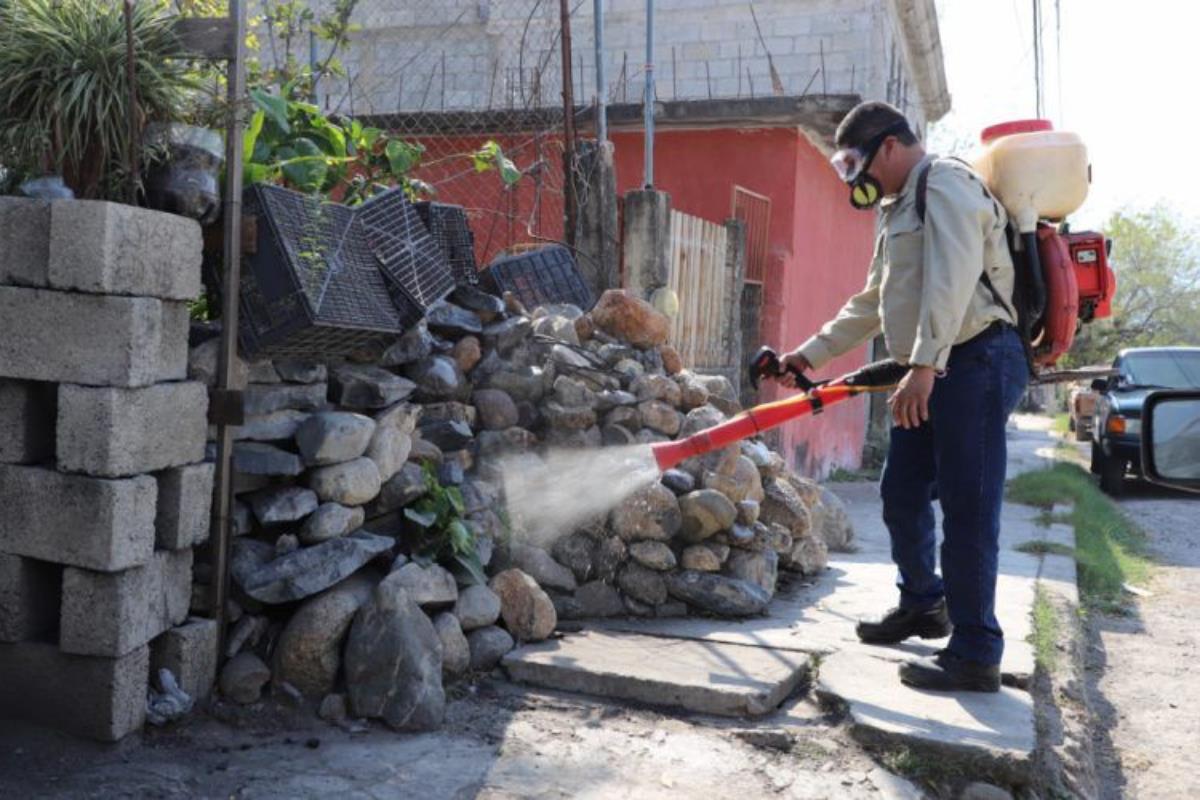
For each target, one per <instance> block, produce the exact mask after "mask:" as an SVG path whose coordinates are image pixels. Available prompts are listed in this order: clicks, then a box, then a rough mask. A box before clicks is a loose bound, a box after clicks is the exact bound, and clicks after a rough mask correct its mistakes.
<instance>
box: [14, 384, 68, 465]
mask: <svg viewBox="0 0 1200 800" xmlns="http://www.w3.org/2000/svg"><path fill="white" fill-rule="evenodd" d="M2 369H3V367H2V366H0V370H2ZM57 404H58V390H57V388H56V387H55V386H54V385H53V384H49V383H41V382H38V381H10V380H5V379H3V378H0V463H5V464H38V463H41V462H44V461H49V460H51V459H52V458H54V420H55V417H56V416H57Z"/></svg>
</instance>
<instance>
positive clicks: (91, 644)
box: [59, 549, 192, 658]
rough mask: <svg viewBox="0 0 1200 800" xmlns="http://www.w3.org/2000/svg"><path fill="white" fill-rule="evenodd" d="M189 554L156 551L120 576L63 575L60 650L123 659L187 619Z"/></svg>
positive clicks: (74, 569)
mask: <svg viewBox="0 0 1200 800" xmlns="http://www.w3.org/2000/svg"><path fill="white" fill-rule="evenodd" d="M191 589H192V551H191V550H190V549H185V550H177V551H175V552H170V551H167V550H157V551H155V553H154V555H153V557H152V558H151V559H150V561H149V562H148V563H146V564H145V565H143V566H140V567H133V568H131V569H127V570H125V571H123V572H107V573H106V572H92V571H90V570H83V569H79V568H77V567H67V568H66V569H65V570H63V585H62V611H61V616H60V626H59V648H60V649H61V650H62V651H63V652H64V653H75V654H77V655H88V656H108V657H110V658H116V657H118V656H123V655H125V654H126V653H128V652H130V651H131V650H135V649H137V648H139V647H141V646H142V645H144V644H146V643H147V642H149V641H150V640H151V639H153V638H154V637H155V636H158V635H159V634H160V633H162V632H163V631H165V630H166V629H167V628H170V627H171V626H172V625H178V624H179V623H181V622H183V621H184V620H185V619H187V615H188V606H189V604H190V603H191V596H192V595H191Z"/></svg>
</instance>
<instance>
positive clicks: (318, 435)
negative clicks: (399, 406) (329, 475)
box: [296, 411, 375, 466]
mask: <svg viewBox="0 0 1200 800" xmlns="http://www.w3.org/2000/svg"><path fill="white" fill-rule="evenodd" d="M374 433H375V420H373V419H371V418H370V417H364V416H363V415H362V414H352V413H349V412H345V411H322V412H319V413H316V414H313V415H312V416H310V417H309V418H308V419H306V420H304V422H303V423H301V424H300V426H299V427H298V428H297V429H296V445H297V447H299V449H300V455H301V456H302V457H303V458H304V463H305V464H307V465H309V466H319V465H323V464H338V463H341V462H342V461H350V460H352V459H355V458H358V457H359V456H361V455H362V454H363V453H365V452H366V450H367V445H369V444H370V443H371V435H372V434H374Z"/></svg>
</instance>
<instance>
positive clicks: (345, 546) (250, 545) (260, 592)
mask: <svg viewBox="0 0 1200 800" xmlns="http://www.w3.org/2000/svg"><path fill="white" fill-rule="evenodd" d="M393 545H395V541H394V540H392V539H390V538H388V537H386V536H376V535H375V534H373V533H370V532H368V531H365V530H361V529H360V530H357V531H355V532H354V533H351V534H349V535H347V536H339V537H338V538H336V539H330V540H329V541H326V542H322V543H321V544H318V545H313V546H312V547H302V548H300V549H299V550H296V551H293V552H291V553H288V554H287V555H285V556H282V557H279V558H276V557H275V548H274V547H273V546H272V545H270V544H267V543H266V542H259V541H256V540H254V539H237V540H235V542H234V546H233V559H232V561H231V565H230V566H231V569H230V572H231V573H232V575H233V579H234V580H235V581H237V584H238V586H240V587H241V589H242V591H243V592H245V593H246V594H248V595H249V596H250V597H253V598H254V599H255V600H258V601H259V602H262V603H270V604H275V603H288V602H291V601H293V600H301V599H303V598H305V597H309V596H311V595H314V594H316V593H317V592H320V591H322V590H324V589H328V588H329V587H330V586H333V585H334V584H335V583H338V582H340V581H342V580H344V579H346V578H347V577H349V576H350V575H352V574H354V573H355V572H357V571H358V570H359V569H360V568H361V567H362V566H363V565H364V564H366V563H367V562H368V561H370V560H371V559H373V558H374V557H375V556H377V555H379V554H380V553H383V552H386V551H388V550H391V549H392V547H393Z"/></svg>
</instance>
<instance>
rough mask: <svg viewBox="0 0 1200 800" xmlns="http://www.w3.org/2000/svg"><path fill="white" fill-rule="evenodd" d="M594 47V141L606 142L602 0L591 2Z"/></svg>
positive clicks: (606, 116)
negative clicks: (593, 18) (593, 23)
mask: <svg viewBox="0 0 1200 800" xmlns="http://www.w3.org/2000/svg"><path fill="white" fill-rule="evenodd" d="M592 8H593V9H594V12H593V16H594V17H595V28H596V30H595V35H594V36H593V37H592V38H593V39H594V42H595V47H596V141H598V142H607V141H608V86H607V81H606V80H605V76H604V0H592Z"/></svg>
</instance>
